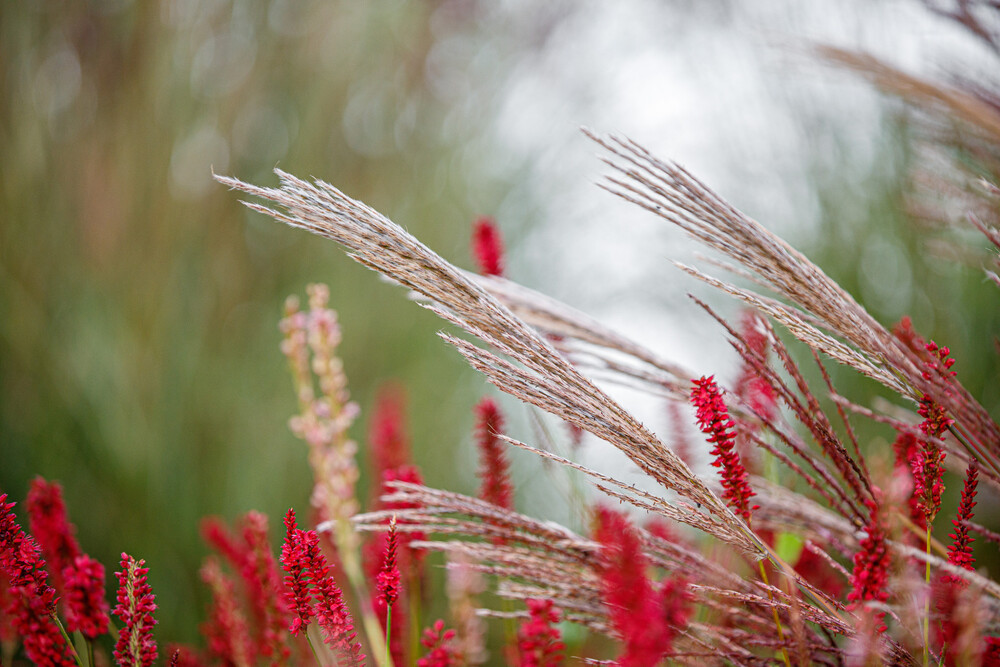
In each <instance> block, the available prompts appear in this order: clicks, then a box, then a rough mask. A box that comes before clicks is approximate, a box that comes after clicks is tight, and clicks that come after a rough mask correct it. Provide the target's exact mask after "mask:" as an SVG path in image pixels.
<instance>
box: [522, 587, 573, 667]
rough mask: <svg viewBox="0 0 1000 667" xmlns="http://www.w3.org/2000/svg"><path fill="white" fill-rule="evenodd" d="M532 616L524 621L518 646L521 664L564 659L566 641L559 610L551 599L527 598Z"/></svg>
mask: <svg viewBox="0 0 1000 667" xmlns="http://www.w3.org/2000/svg"><path fill="white" fill-rule="evenodd" d="M527 604H528V614H529V615H530V616H531V618H530V620H528V621H527V622H525V623H522V624H521V627H520V629H519V630H518V633H517V647H518V652H519V653H520V655H521V667H556V665H561V664H562V661H563V651H564V650H565V649H566V645H565V644H563V642H562V636H561V635H560V634H559V628H557V627H555V626H556V624H557V623H559V610H558V609H556V607H555V606H554V605H553V604H552V600H527Z"/></svg>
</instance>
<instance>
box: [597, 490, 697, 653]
mask: <svg viewBox="0 0 1000 667" xmlns="http://www.w3.org/2000/svg"><path fill="white" fill-rule="evenodd" d="M594 540H595V541H597V542H598V543H599V544H600V545H601V553H600V559H599V563H600V565H599V569H598V574H599V575H600V577H601V597H602V599H603V601H604V606H605V607H606V609H607V611H608V616H609V618H610V621H611V626H612V627H613V628H614V629H615V632H616V633H617V634H618V636H619V637H621V639H622V641H623V642H624V644H625V646H624V649H623V651H622V654H621V655H620V656H619V658H618V660H617V663H616V664H618V665H619V666H620V667H643V666H645V665H655V664H658V663H659V662H660V660H662V659H663V658H664V656H666V655H669V654H670V652H671V650H672V649H673V641H674V637H675V635H676V634H677V628H678V627H683V626H684V625H685V624H686V621H687V617H688V616H689V614H690V598H689V594H688V591H687V584H686V583H685V582H684V581H682V580H680V579H667V580H665V581H664V582H663V583H662V584H661V587H660V589H659V590H658V591H657V590H655V589H654V587H653V583H652V582H651V581H650V580H649V579H648V578H647V577H646V565H647V562H648V560H647V558H646V556H645V554H644V553H643V552H642V547H641V544H640V541H639V535H638V533H637V532H636V531H635V529H634V528H633V527H632V525H631V524H630V523H629V521H628V519H627V518H626V517H625V515H623V514H620V513H618V512H615V511H613V510H610V509H607V508H605V507H598V508H597V514H596V529H595V531H594Z"/></svg>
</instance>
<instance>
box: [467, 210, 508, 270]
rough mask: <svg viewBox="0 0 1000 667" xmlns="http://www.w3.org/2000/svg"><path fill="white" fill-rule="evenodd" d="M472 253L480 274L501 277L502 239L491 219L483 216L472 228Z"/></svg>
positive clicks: (494, 222)
mask: <svg viewBox="0 0 1000 667" xmlns="http://www.w3.org/2000/svg"><path fill="white" fill-rule="evenodd" d="M472 252H473V254H474V255H475V257H476V264H477V265H478V266H479V272H480V273H481V274H483V275H484V276H503V239H501V238H500V230H499V229H498V228H497V224H496V221H495V220H494V219H493V218H491V217H489V216H485V215H484V216H482V217H480V218H478V219H477V220H476V222H475V224H474V225H473V228H472Z"/></svg>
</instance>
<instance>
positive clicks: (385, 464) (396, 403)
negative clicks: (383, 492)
mask: <svg viewBox="0 0 1000 667" xmlns="http://www.w3.org/2000/svg"><path fill="white" fill-rule="evenodd" d="M368 440H369V444H370V446H371V459H372V474H373V478H374V479H382V477H383V475H384V474H385V472H386V471H387V470H396V469H398V468H401V467H402V466H405V465H409V464H410V461H411V460H412V457H411V455H410V438H409V435H408V433H407V426H406V392H405V391H404V390H403V388H402V387H400V386H398V385H394V384H388V385H385V386H383V387H380V388H379V392H378V398H377V400H376V403H375V411H374V412H373V413H372V418H371V422H370V423H369V426H368ZM374 490H375V491H377V490H378V489H377V488H375V489H374Z"/></svg>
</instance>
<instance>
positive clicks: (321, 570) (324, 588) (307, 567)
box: [281, 509, 364, 665]
mask: <svg viewBox="0 0 1000 667" xmlns="http://www.w3.org/2000/svg"><path fill="white" fill-rule="evenodd" d="M285 528H286V536H285V544H284V546H283V547H282V550H281V564H282V566H283V567H284V568H285V571H286V572H288V576H287V577H286V578H285V583H286V584H287V585H288V588H289V589H290V590H289V592H288V596H289V602H290V606H291V607H292V609H293V610H294V612H295V614H296V618H295V619H294V620H293V621H292V624H291V627H290V628H289V629H290V630H291V632H292V634H295V635H297V634H298V633H299V632H300V631H301V630H303V629H304V628H305V627H306V626H307V625H308V624H309V619H311V618H312V617H314V616H315V618H316V623H317V624H318V625H319V627H320V630H322V632H323V641H324V642H326V643H327V644H328V645H329V646H330V647H331V648H333V649H334V650H335V651H336V652H337V653H338V655H339V656H340V657H341V658H342V659H343V660H344V662H343V663H342V664H347V665H362V664H363V663H364V655H362V654H361V644H360V643H358V642H357V641H356V640H357V634H356V633H355V632H354V623H353V621H352V619H351V614H350V612H349V611H348V610H347V605H346V604H345V603H344V597H343V594H342V592H341V590H340V588H339V587H338V586H337V584H336V583H335V582H334V581H333V577H331V576H330V566H329V564H328V563H327V561H326V557H325V556H324V555H323V554H322V552H321V551H320V549H319V536H318V535H317V534H316V531H315V530H301V529H299V528H297V527H296V525H295V512H294V510H291V509H289V510H288V514H287V515H285ZM310 582H311V583H312V588H311V590H310V587H309V583H310Z"/></svg>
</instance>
